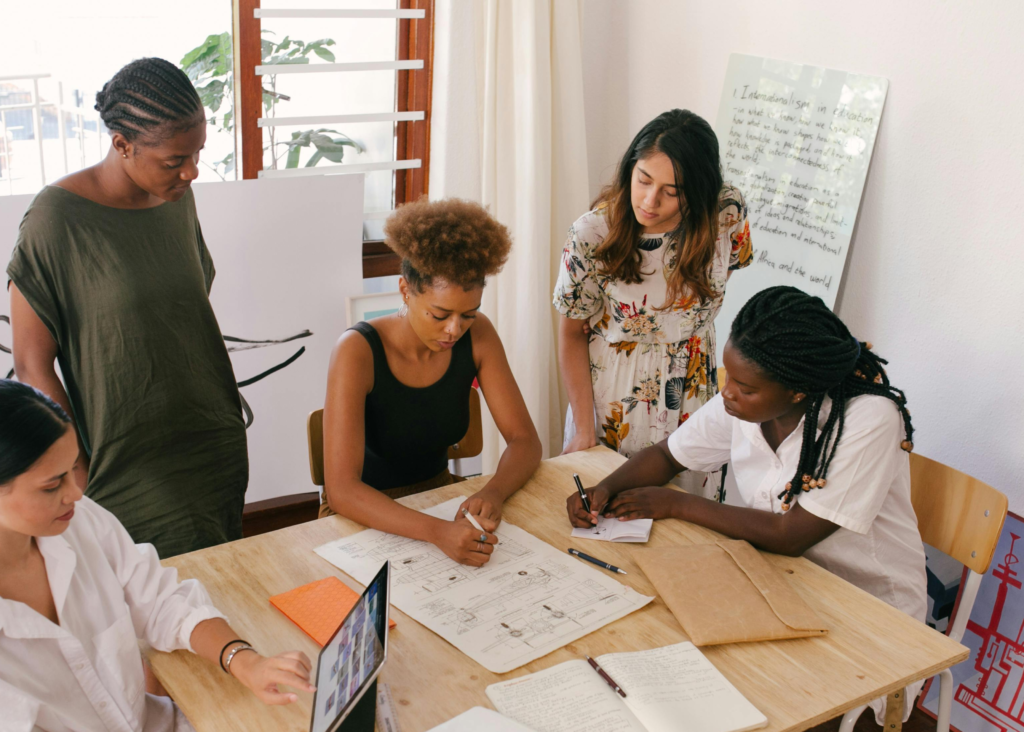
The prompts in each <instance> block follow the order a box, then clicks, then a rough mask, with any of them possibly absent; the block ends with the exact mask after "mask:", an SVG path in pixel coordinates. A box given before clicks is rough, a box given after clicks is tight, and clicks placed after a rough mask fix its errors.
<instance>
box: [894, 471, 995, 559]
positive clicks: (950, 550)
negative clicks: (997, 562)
mask: <svg viewBox="0 0 1024 732" xmlns="http://www.w3.org/2000/svg"><path fill="white" fill-rule="evenodd" d="M910 500H911V502H912V503H913V504H914V512H915V513H916V514H917V525H918V529H919V530H920V532H921V538H922V539H923V540H924V542H925V543H926V544H929V545H931V546H933V547H935V548H936V549H938V550H939V551H940V552H942V553H943V554H948V555H949V556H951V557H953V559H955V560H957V561H958V562H960V563H961V564H965V565H967V566H968V567H969V568H970V569H973V570H974V571H975V572H978V573H981V574H984V573H985V572H986V571H987V570H988V565H989V563H990V562H991V561H992V555H993V554H994V553H995V551H996V545H997V544H998V543H999V535H1000V534H1001V533H1002V531H1003V521H1004V520H1005V519H1006V510H1007V500H1006V496H1004V495H1003V494H1002V493H1000V492H999V491H997V490H996V489H995V488H992V487H991V486H989V485H986V484H985V483H982V482H981V481H980V480H978V479H976V478H972V477H971V476H969V475H967V474H965V473H961V472H960V471H959V470H955V469H953V468H951V467H949V466H948V465H943V464H942V463H940V462H937V461H935V460H932V459H930V458H926V457H924V456H922V455H918V454H917V453H911V455H910Z"/></svg>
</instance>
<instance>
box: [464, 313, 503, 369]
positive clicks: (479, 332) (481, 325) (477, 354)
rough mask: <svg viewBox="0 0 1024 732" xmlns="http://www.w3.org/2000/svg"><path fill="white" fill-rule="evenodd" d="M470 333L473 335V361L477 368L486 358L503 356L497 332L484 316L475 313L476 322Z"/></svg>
mask: <svg viewBox="0 0 1024 732" xmlns="http://www.w3.org/2000/svg"><path fill="white" fill-rule="evenodd" d="M470 332H471V333H472V334H473V360H474V361H476V363H477V366H479V365H480V362H481V361H483V360H484V359H486V358H488V356H493V355H497V354H501V355H502V356H504V353H505V348H504V346H502V344H501V337H500V336H499V335H498V330H497V329H496V328H495V327H494V323H492V322H491V319H490V318H488V317H487V316H486V315H484V314H483V313H477V316H476V321H475V322H474V323H473V328H472V329H471V331H470Z"/></svg>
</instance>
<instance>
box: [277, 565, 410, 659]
mask: <svg viewBox="0 0 1024 732" xmlns="http://www.w3.org/2000/svg"><path fill="white" fill-rule="evenodd" d="M358 599H359V593H358V592H356V591H355V590H353V589H350V588H349V587H348V586H347V585H346V584H345V583H344V582H342V581H341V580H340V579H338V578H337V577H326V578H324V579H322V580H317V581H316V582H310V583H309V584H308V585H302V586H301V587H296V588H295V589H294V590H289V591H288V592H282V593H281V594H280V595H274V596H273V597H271V598H270V604H271V605H273V606H274V607H276V608H277V609H278V610H280V611H281V612H282V613H284V615H285V617H287V618H288V619H289V620H291V621H292V622H293V623H295V624H296V625H297V626H299V628H301V629H302V632H304V633H305V634H306V635H308V636H309V637H310V638H312V639H313V640H315V641H316V642H317V644H319V645H320V646H323V645H324V644H325V643H327V641H329V640H330V639H331V636H332V635H334V631H336V630H337V629H338V626H339V625H341V621H342V620H344V619H345V616H346V615H348V613H349V610H351V609H352V608H353V607H354V606H355V604H356V601H357V600H358ZM388 627H391V628H394V627H395V621H394V620H392V621H390V623H389V624H388Z"/></svg>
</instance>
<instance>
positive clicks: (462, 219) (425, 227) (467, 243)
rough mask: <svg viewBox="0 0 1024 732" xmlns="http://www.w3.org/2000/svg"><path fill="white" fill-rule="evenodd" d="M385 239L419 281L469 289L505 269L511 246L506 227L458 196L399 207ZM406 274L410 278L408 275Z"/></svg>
mask: <svg viewBox="0 0 1024 732" xmlns="http://www.w3.org/2000/svg"><path fill="white" fill-rule="evenodd" d="M384 237H385V242H386V244H387V245H388V246H389V247H390V248H391V250H392V251H393V252H395V254H397V255H398V256H399V257H401V258H402V260H403V268H402V270H403V274H406V273H408V268H409V267H410V266H411V268H412V269H413V270H414V273H412V274H414V278H415V275H418V276H419V278H418V279H419V280H420V281H419V282H416V281H414V282H412V283H411V284H413V285H417V286H422V285H430V284H431V283H432V282H433V280H434V279H435V278H437V279H441V280H444V281H445V282H448V283H451V284H455V285H460V286H462V287H464V288H466V289H468V288H470V287H474V286H480V285H483V283H484V281H485V279H486V278H487V277H489V276H491V275H494V274H497V273H498V272H500V271H501V268H502V267H503V266H504V264H505V262H506V260H507V259H508V254H509V250H510V249H511V248H512V238H511V236H510V235H509V231H508V228H506V227H505V226H503V225H502V224H500V223H498V222H497V221H496V220H495V219H494V218H493V217H492V216H491V215H490V214H489V213H488V212H487V210H486V209H485V208H484V207H483V206H481V205H480V204H478V203H473V202H472V201H465V200H462V199H459V198H446V199H444V200H441V201H428V200H427V199H425V198H424V199H421V200H419V201H416V202H414V203H407V204H405V205H404V206H401V207H400V208H399V209H398V210H396V211H395V212H394V213H393V214H392V215H391V217H390V218H388V220H387V222H386V223H385V224H384ZM406 279H409V277H407V278H406Z"/></svg>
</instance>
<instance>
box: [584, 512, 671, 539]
mask: <svg viewBox="0 0 1024 732" xmlns="http://www.w3.org/2000/svg"><path fill="white" fill-rule="evenodd" d="M653 523H654V520H653V519H633V520H632V521H619V520H618V519H617V518H605V517H604V516H598V517H597V526H593V527H591V528H589V529H573V530H572V535H573V537H575V538H577V539H594V540H596V541H619V542H633V543H637V544H642V543H644V542H645V541H647V540H648V539H649V538H650V537H651V525H652V524H653Z"/></svg>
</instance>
